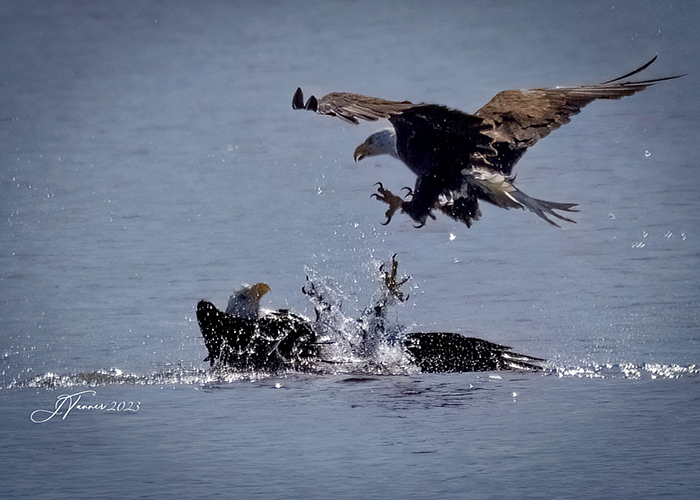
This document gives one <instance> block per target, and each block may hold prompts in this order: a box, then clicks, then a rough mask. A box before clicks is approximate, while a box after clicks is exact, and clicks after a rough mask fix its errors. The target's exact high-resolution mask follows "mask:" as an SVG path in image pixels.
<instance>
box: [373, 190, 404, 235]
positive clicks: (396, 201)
mask: <svg viewBox="0 0 700 500" xmlns="http://www.w3.org/2000/svg"><path fill="white" fill-rule="evenodd" d="M375 186H379V187H378V188H377V192H376V193H372V194H371V195H370V198H371V197H373V196H374V197H375V198H376V199H378V200H379V201H382V202H384V203H386V204H387V205H389V209H388V210H387V211H386V213H385V214H384V215H385V216H386V222H382V225H383V226H386V225H387V224H389V222H391V218H392V217H393V216H394V214H395V213H396V211H397V210H398V209H399V208H403V203H404V201H403V199H401V198H399V197H398V196H396V195H395V194H394V193H392V192H391V191H389V190H388V189H384V185H383V184H382V183H381V182H377V183H376V184H375Z"/></svg>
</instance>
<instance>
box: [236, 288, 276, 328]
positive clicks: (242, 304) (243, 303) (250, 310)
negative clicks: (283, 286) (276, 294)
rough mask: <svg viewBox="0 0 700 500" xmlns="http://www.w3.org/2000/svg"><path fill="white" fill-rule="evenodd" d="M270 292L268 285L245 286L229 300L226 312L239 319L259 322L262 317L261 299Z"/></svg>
mask: <svg viewBox="0 0 700 500" xmlns="http://www.w3.org/2000/svg"><path fill="white" fill-rule="evenodd" d="M269 291H270V287H269V286H268V285H267V284H266V283H257V284H255V285H253V286H248V285H244V286H243V287H242V288H241V289H240V290H236V291H235V292H233V295H231V296H230V297H229V298H228V306H226V312H227V313H228V314H231V315H233V316H236V317H237V318H243V319H250V320H257V319H258V317H259V316H260V299H261V298H262V296H263V295H265V294H266V293H268V292H269Z"/></svg>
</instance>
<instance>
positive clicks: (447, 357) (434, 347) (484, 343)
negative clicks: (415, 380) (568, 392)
mask: <svg viewBox="0 0 700 500" xmlns="http://www.w3.org/2000/svg"><path fill="white" fill-rule="evenodd" d="M404 346H405V348H406V350H407V351H408V352H410V353H411V355H412V356H413V358H414V360H415V362H416V364H417V365H418V366H420V368H421V371H422V372H424V373H445V372H473V371H487V370H541V369H542V367H541V366H540V365H539V363H541V362H542V361H545V360H544V359H541V358H535V357H532V356H527V355H525V354H519V353H516V352H513V351H511V350H510V347H508V346H504V345H500V344H494V343H493V342H489V341H488V340H482V339H477V338H473V337H464V336H462V335H460V334H458V333H445V332H431V333H409V334H408V335H407V337H406V339H405V340H404Z"/></svg>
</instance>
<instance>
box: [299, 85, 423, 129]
mask: <svg viewBox="0 0 700 500" xmlns="http://www.w3.org/2000/svg"><path fill="white" fill-rule="evenodd" d="M413 106H416V105H415V104H413V103H412V102H410V101H387V100H386V99H380V98H379V97H370V96H366V95H360V94H350V93H348V92H332V93H330V94H328V95H325V96H323V97H321V98H320V99H317V98H316V97H315V96H311V97H309V99H308V101H306V104H304V93H303V92H302V91H301V88H298V89H297V91H296V93H295V94H294V98H293V99H292V109H306V110H308V111H315V112H316V113H319V114H322V115H329V116H337V117H338V118H341V119H343V120H345V121H346V122H349V123H354V124H355V125H357V124H358V123H360V122H359V120H367V121H376V120H379V119H380V118H389V117H390V116H392V115H395V114H397V113H401V112H402V111H405V110H407V109H409V108H412V107H413Z"/></svg>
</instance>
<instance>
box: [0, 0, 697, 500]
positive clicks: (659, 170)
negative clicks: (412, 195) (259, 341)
mask: <svg viewBox="0 0 700 500" xmlns="http://www.w3.org/2000/svg"><path fill="white" fill-rule="evenodd" d="M699 22H700V6H699V5H697V3H696V2H691V1H683V2H656V1H642V2H614V1H611V0H609V1H602V0H592V1H589V2H576V3H575V2H549V1H535V2H514V1H502V2H487V1H483V2H481V1H475V2H457V1H454V2H450V1H438V2H398V1H387V2H373V1H367V2H366V1H357V2H340V1H325V2H311V1H302V2H244V1H240V2H229V1H212V2H188V1H184V0H173V1H158V0H143V1H136V0H126V1H122V2H83V1H65V2H53V1H48V0H46V1H40V0H27V1H25V0H23V1H19V0H8V1H5V2H2V3H0V68H2V71H1V72H0V88H1V89H2V90H1V92H0V429H1V432H0V450H1V451H0V470H2V471H3V472H2V480H0V497H2V498H26V497H32V498H91V499H92V498H116V497H126V498H165V497H170V498H172V497H175V498H319V499H322V498H475V499H481V498H493V499H497V498H498V499H500V498H533V499H536V498H545V497H549V498H632V497H634V498H640V499H643V498H661V497H663V498H695V496H696V494H697V491H698V489H700V465H699V464H698V460H697V457H696V455H697V450H698V449H700V390H699V388H700V386H699V385H698V384H699V381H700V376H699V375H700V369H699V366H700V327H699V323H700V321H699V320H700V308H699V307H698V302H699V299H700V258H699V257H700V218H699V217H698V213H700V201H699V200H698V196H697V193H698V192H699V191H700V174H699V173H698V165H697V159H696V157H695V156H696V155H695V154H694V149H693V146H694V145H695V143H696V142H697V140H698V137H700V119H699V118H698V116H700V99H698V90H697V89H698V88H700V81H698V75H700V53H699V52H698V47H700V43H699V42H700V30H699V29H698V23H699ZM657 53H658V54H659V58H658V60H657V61H656V62H655V63H654V64H653V65H652V66H651V67H650V68H649V69H648V70H647V71H646V72H645V73H644V74H643V76H644V77H645V78H647V77H648V78H658V77H664V76H669V75H675V74H680V73H685V74H687V75H686V76H685V77H684V78H681V79H679V80H673V81H668V82H662V83H660V84H659V85H657V86H654V87H651V88H649V89H647V90H645V91H644V92H642V93H639V94H637V95H634V96H632V97H629V98H625V99H622V100H619V101H604V102H595V103H593V104H591V105H590V106H588V107H587V108H585V109H584V110H583V112H582V113H581V114H580V115H578V116H576V117H574V118H573V120H572V122H571V123H570V124H568V125H566V126H565V127H563V128H561V129H560V130H558V131H556V132H554V133H553V134H552V135H550V136H549V137H547V138H546V139H545V140H543V141H541V142H540V143H538V144H537V145H536V146H535V147H533V148H532V149H530V150H529V151H528V153H527V154H526V155H525V157H524V158H523V159H522V160H521V162H520V163H519V164H518V167H517V169H516V172H517V175H518V177H517V183H518V186H519V187H520V188H521V189H522V190H523V191H525V192H526V193H528V194H529V195H530V196H534V197H536V198H542V199H547V200H554V201H561V202H574V203H578V204H579V205H580V206H579V208H580V209H581V212H580V213H578V214H575V217H574V218H575V219H576V221H577V223H576V224H568V223H565V224H566V225H565V226H563V227H562V228H561V229H557V228H554V227H552V226H550V225H548V224H547V223H546V222H544V221H542V220H541V219H539V218H537V217H536V216H535V215H534V214H532V213H530V212H525V211H518V210H516V211H512V210H511V211H505V210H501V209H498V208H495V207H491V206H482V211H483V217H482V219H481V220H480V221H478V222H476V223H475V224H474V226H473V227H472V228H471V229H467V228H466V227H464V226H461V225H458V224H456V223H455V222H454V221H452V220H450V219H448V218H446V217H440V216H438V218H437V220H435V221H432V220H430V221H428V224H427V225H426V226H425V227H423V228H421V229H415V228H414V227H413V224H412V221H411V220H409V218H408V217H407V216H406V215H404V214H397V216H396V217H395V218H394V220H393V221H392V222H391V224H389V225H388V226H382V225H381V222H382V221H383V220H384V217H383V214H384V211H385V207H384V206H383V205H382V204H380V203H378V202H376V201H375V200H372V199H370V197H369V195H370V194H371V193H372V192H373V189H374V187H373V184H374V183H375V182H382V183H384V185H385V186H387V187H389V188H390V189H392V190H394V191H395V192H397V191H398V190H399V188H401V187H402V186H411V185H412V184H413V183H414V176H413V175H412V174H411V172H410V171H409V170H408V169H407V168H406V167H405V166H403V165H402V164H400V163H399V162H398V161H396V160H393V159H391V158H389V157H377V158H370V159H366V160H363V161H362V162H359V163H355V162H354V161H353V158H352V152H353V150H354V148H355V147H356V146H357V145H358V144H360V143H361V142H362V141H363V140H364V139H365V138H366V137H367V135H369V134H370V133H372V132H374V131H376V130H377V129H378V128H380V127H383V126H386V124H381V123H379V124H378V123H370V124H362V125H360V126H352V125H349V124H345V123H343V122H341V121H340V120H337V119H333V118H329V117H322V116H318V115H315V114H312V113H302V112H299V111H293V110H292V109H291V98H292V95H293V93H294V91H295V89H296V88H297V86H301V87H302V88H303V89H304V91H305V92H306V93H307V94H308V95H310V94H312V93H313V94H316V95H323V94H325V93H328V92H332V91H348V92H356V93H364V94H369V95H376V96H380V97H385V98H389V99H398V100H403V99H408V100H411V101H414V102H420V101H426V102H436V103H442V104H446V105H449V106H452V107H455V108H459V109H463V110H465V111H471V112H473V111H475V110H476V109H478V108H479V107H480V106H482V105H483V104H485V103H486V102H487V101H488V100H489V99H490V98H491V97H492V96H493V95H494V94H495V93H496V92H497V91H500V90H504V89H517V88H529V87H542V86H553V85H575V84H581V83H596V82H600V81H604V80H609V79H611V78H615V77H617V76H620V75H622V74H624V73H627V72H628V71H631V70H632V69H634V68H636V67H638V66H640V65H641V64H643V63H644V62H646V61H648V60H649V59H651V57H653V56H654V55H655V54H657ZM393 254H397V258H398V260H399V263H400V271H401V272H403V273H406V274H408V275H410V276H411V280H410V282H409V283H408V284H407V287H409V288H408V290H407V291H408V292H409V295H410V297H409V300H408V301H407V302H406V303H405V304H402V305H399V306H398V307H396V308H395V309H393V310H392V312H391V314H392V318H391V319H392V321H394V322H396V323H400V324H402V325H406V327H407V328H408V329H409V330H412V331H454V332H460V333H464V334H467V335H470V336H477V337H481V338H485V339H488V340H491V341H493V342H497V343H501V344H506V345H509V346H512V347H513V348H514V349H515V350H517V351H519V352H523V353H525V354H529V355H532V356H538V357H543V358H546V359H547V360H548V361H547V362H546V368H547V370H545V371H544V372H542V373H519V372H487V373H466V374H449V375H446V374H431V375H425V374H416V373H414V372H409V373H405V372H402V370H400V369H398V368H397V369H395V370H392V369H391V367H389V368H388V369H387V370H385V371H384V372H382V373H356V372H347V371H343V370H341V369H339V370H336V371H335V372H332V373H326V374H317V375H311V374H286V375H279V374H278V375H268V374H264V373H256V374H239V373H235V372H229V371H226V370H210V369H209V367H208V363H204V362H202V360H203V359H204V358H205V356H206V355H207V352H206V348H205V347H204V344H203V342H202V339H201V335H200V333H199V329H198V326H197V323H196V319H195V314H194V306H195V304H196V303H197V301H198V300H200V299H207V300H210V301H212V302H214V303H215V304H216V305H218V306H219V307H223V306H224V305H225V303H226V298H227V296H228V295H229V294H230V293H231V291H232V290H233V289H235V288H237V287H238V286H239V285H240V284H241V283H244V282H247V283H255V282H259V281H264V282H266V283H268V284H269V285H270V286H271V288H272V292H271V293H270V294H268V295H266V296H265V297H264V300H263V306H264V307H267V308H289V309H293V310H294V311H296V312H299V313H302V314H306V315H309V316H312V315H313V310H312V308H311V306H310V304H309V303H308V302H307V300H306V299H305V297H304V296H303V294H302V293H301V291H300V289H301V287H302V286H303V285H304V283H305V280H306V276H307V274H312V275H316V276H320V277H323V279H327V280H329V281H330V282H332V283H334V286H335V287H336V288H337V290H338V293H339V294H340V295H342V297H343V298H344V300H343V307H344V309H345V312H346V313H347V314H348V316H350V317H357V316H358V315H359V314H360V312H361V311H362V309H363V308H364V307H365V306H366V305H367V304H368V303H369V301H370V300H371V297H372V295H373V294H374V293H375V292H376V290H377V287H378V286H379V285H378V279H377V273H376V270H377V266H378V263H380V262H383V261H386V260H387V259H389V258H390V257H391V255H393ZM66 395H68V396H72V398H65V397H64V396H66ZM61 402H62V404H64V405H66V406H62V407H61V411H62V413H61V414H58V415H54V416H51V415H52V412H53V410H54V409H55V408H56V407H57V406H59V405H60V404H61ZM69 404H74V406H73V407H72V409H70V410H69V409H68V406H67V405H69Z"/></svg>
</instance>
